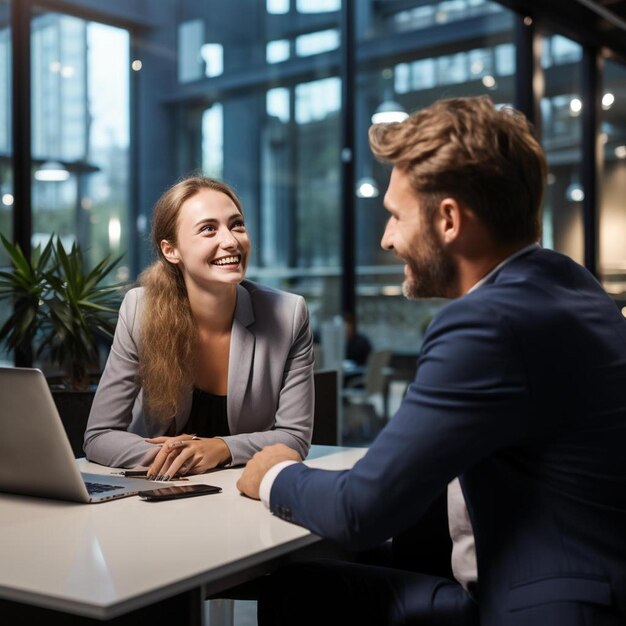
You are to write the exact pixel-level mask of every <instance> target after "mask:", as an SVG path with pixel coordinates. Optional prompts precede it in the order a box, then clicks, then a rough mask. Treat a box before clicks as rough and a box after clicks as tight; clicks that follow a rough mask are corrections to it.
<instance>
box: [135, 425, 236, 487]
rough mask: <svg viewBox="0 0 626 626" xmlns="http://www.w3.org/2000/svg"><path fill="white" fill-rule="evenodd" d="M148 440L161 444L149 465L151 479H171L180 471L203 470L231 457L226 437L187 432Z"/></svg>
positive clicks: (198, 471) (200, 471)
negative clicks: (196, 434) (198, 435)
mask: <svg viewBox="0 0 626 626" xmlns="http://www.w3.org/2000/svg"><path fill="white" fill-rule="evenodd" d="M146 441H147V442H148V443H154V444H159V445H160V446H161V449H160V450H159V452H158V454H157V455H156V457H155V458H154V461H152V465H150V467H149V468H148V478H149V479H151V480H154V479H156V480H170V479H171V478H172V476H175V475H176V474H180V475H185V474H203V473H204V472H208V471H209V470H210V469H213V468H214V467H217V466H218V465H223V464H225V463H228V462H229V461H230V459H231V456H230V449H229V448H228V446H227V445H226V443H225V442H224V440H223V439H218V438H206V439H203V438H200V437H196V436H195V435H186V434H184V435H178V436H177V437H152V438H150V439H146Z"/></svg>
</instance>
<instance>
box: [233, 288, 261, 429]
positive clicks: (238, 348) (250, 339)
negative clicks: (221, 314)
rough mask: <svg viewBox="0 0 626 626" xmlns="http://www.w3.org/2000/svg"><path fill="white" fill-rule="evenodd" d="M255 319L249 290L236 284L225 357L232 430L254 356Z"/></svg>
mask: <svg viewBox="0 0 626 626" xmlns="http://www.w3.org/2000/svg"><path fill="white" fill-rule="evenodd" d="M253 322H254V311H253V310H252V300H251V298H250V294H249V293H248V290H247V289H246V288H245V287H243V286H242V285H237V306H236V307H235V319H234V320H233V328H232V334H231V338H230V354H229V357H228V400H227V410H228V425H229V428H230V432H231V433H232V432H235V431H236V429H237V423H238V422H239V418H240V417H241V408H242V406H243V400H244V397H245V395H246V389H247V388H248V383H249V381H250V370H251V368H252V359H253V357H254V344H255V336H254V333H253V332H252V331H251V330H250V329H249V328H248V327H249V326H250V325H251V324H252V323H253Z"/></svg>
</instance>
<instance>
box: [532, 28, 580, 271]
mask: <svg viewBox="0 0 626 626" xmlns="http://www.w3.org/2000/svg"><path fill="white" fill-rule="evenodd" d="M581 59H582V48H581V46H580V45H579V44H577V43H576V42H574V41H572V40H571V39H567V38H566V37H562V36H561V35H553V34H549V33H547V34H546V36H545V37H544V38H543V41H542V49H541V66H542V68H543V73H544V83H545V93H544V97H543V98H542V99H541V128H542V145H543V147H544V150H545V151H546V155H547V157H548V170H549V173H548V185H547V188H546V195H545V198H544V204H543V245H544V246H545V247H546V248H552V249H554V250H558V251H559V252H562V253H564V254H567V255H568V256H570V257H571V258H572V259H574V260H575V261H578V262H579V263H581V264H582V263H583V262H584V236H583V213H582V202H583V199H584V197H585V190H584V189H583V187H582V184H581V170H580V167H581V162H582V152H581V140H582V115H581V113H582V108H583V106H584V103H583V99H582V96H581Z"/></svg>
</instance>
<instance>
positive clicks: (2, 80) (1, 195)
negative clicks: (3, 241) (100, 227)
mask: <svg viewBox="0 0 626 626" xmlns="http://www.w3.org/2000/svg"><path fill="white" fill-rule="evenodd" d="M11 58H12V55H11V16H10V5H9V0H0V233H1V234H3V235H4V236H5V237H7V239H11V238H12V234H13V227H12V215H13V165H12V161H11V155H12V145H11V143H12V137H13V135H12V132H11V93H12V90H11ZM7 261H8V259H7V258H6V256H4V253H3V251H2V249H0V266H3V265H6V263H7Z"/></svg>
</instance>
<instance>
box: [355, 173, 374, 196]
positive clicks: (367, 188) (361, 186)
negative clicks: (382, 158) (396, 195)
mask: <svg viewBox="0 0 626 626" xmlns="http://www.w3.org/2000/svg"><path fill="white" fill-rule="evenodd" d="M355 193H356V196H357V198H377V197H378V193H379V192H378V184H377V183H376V181H375V180H374V179H373V178H372V177H371V176H363V178H361V179H359V181H358V182H357V184H356V191H355Z"/></svg>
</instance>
